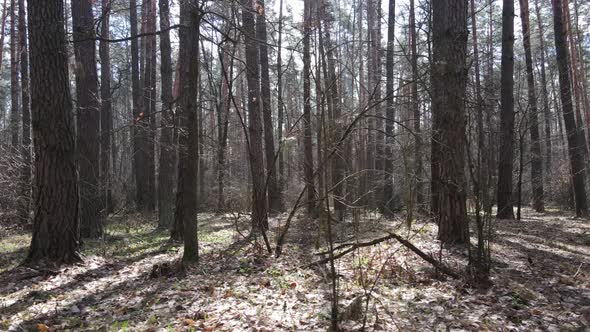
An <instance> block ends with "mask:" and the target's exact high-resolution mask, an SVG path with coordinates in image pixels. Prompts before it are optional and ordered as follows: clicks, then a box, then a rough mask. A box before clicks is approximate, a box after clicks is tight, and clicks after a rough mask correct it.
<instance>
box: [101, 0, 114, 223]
mask: <svg viewBox="0 0 590 332" xmlns="http://www.w3.org/2000/svg"><path fill="white" fill-rule="evenodd" d="M110 3H111V1H110V0H102V22H101V24H100V34H101V36H102V38H104V39H109V37H110V33H109V27H110V11H111V4H110ZM98 49H99V55H100V99H101V109H100V148H101V149H100V173H101V184H102V192H101V198H102V208H103V209H104V212H103V213H104V214H105V215H108V214H109V213H110V212H112V211H113V200H112V194H111V163H110V159H111V144H112V143H111V136H112V134H111V133H112V130H113V114H112V106H111V105H112V103H111V55H110V46H109V43H108V42H106V41H104V40H103V41H101V42H100V45H99V48H98ZM113 162H114V160H113Z"/></svg>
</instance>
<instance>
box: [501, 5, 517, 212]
mask: <svg viewBox="0 0 590 332" xmlns="http://www.w3.org/2000/svg"><path fill="white" fill-rule="evenodd" d="M500 95H501V96H500V103H501V114H500V116H501V118H500V135H501V137H500V140H501V142H500V163H499V167H498V214H497V218H498V219H514V211H513V210H512V207H513V199H512V170H513V167H514V160H513V155H514V0H503V6H502V75H501V78H500Z"/></svg>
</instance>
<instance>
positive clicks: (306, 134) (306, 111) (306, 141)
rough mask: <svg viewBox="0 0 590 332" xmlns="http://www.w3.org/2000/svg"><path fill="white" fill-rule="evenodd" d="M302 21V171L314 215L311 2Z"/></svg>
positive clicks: (308, 3) (309, 204)
mask: <svg viewBox="0 0 590 332" xmlns="http://www.w3.org/2000/svg"><path fill="white" fill-rule="evenodd" d="M303 13H304V14H303V15H304V23H303V151H304V162H303V173H304V175H305V186H306V188H307V189H306V190H307V214H308V215H309V216H311V217H315V216H316V211H315V186H314V176H313V173H314V171H313V146H312V134H311V78H310V77H311V55H310V39H311V37H310V34H311V4H310V2H309V0H305V1H304V9H303Z"/></svg>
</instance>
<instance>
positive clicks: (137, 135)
mask: <svg viewBox="0 0 590 332" xmlns="http://www.w3.org/2000/svg"><path fill="white" fill-rule="evenodd" d="M129 7H130V9H129V10H130V14H129V21H130V25H131V27H130V32H131V88H132V100H133V128H132V129H133V130H132V134H133V174H134V179H135V193H136V194H135V199H136V204H137V208H138V209H140V210H142V209H143V208H144V205H145V203H144V199H143V195H144V191H146V190H147V188H146V185H145V179H146V176H147V174H146V165H145V163H146V160H145V154H144V153H143V151H144V146H143V143H144V142H145V139H144V136H145V128H144V126H145V121H144V120H143V117H144V112H143V107H142V100H141V88H140V77H139V75H140V66H139V38H138V37H137V34H138V33H137V0H129Z"/></svg>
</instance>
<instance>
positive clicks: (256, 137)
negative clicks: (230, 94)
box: [241, 0, 268, 233]
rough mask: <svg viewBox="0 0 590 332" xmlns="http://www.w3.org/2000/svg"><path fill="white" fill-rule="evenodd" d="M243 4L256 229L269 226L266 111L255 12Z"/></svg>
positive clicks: (249, 4) (254, 9)
mask: <svg viewBox="0 0 590 332" xmlns="http://www.w3.org/2000/svg"><path fill="white" fill-rule="evenodd" d="M241 3H242V32H243V34H244V39H245V40H244V41H245V45H246V76H247V80H248V101H247V103H248V133H249V135H248V143H249V146H248V154H249V159H250V171H251V172H252V231H253V232H254V233H258V232H259V231H262V230H266V229H268V219H267V214H266V213H267V212H266V191H265V189H264V182H265V181H264V179H265V174H264V155H263V152H262V123H261V120H260V117H261V113H262V112H263V110H262V108H261V106H262V104H261V103H260V98H261V94H260V75H259V65H258V40H257V38H256V33H255V30H256V29H255V23H254V16H253V15H254V12H256V8H253V7H252V2H251V1H249V0H241Z"/></svg>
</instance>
